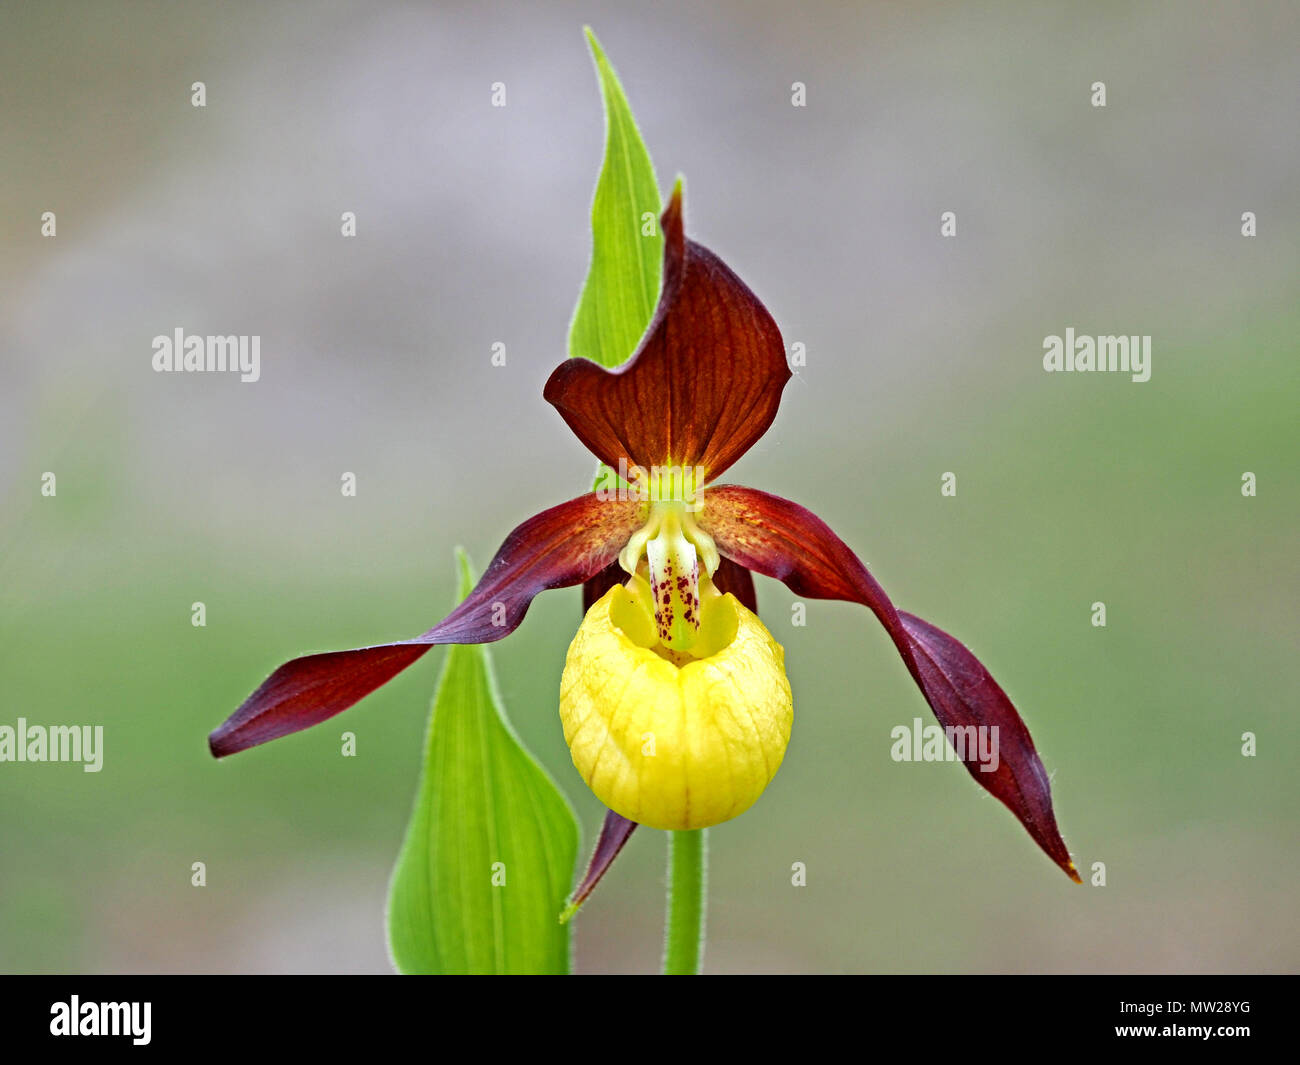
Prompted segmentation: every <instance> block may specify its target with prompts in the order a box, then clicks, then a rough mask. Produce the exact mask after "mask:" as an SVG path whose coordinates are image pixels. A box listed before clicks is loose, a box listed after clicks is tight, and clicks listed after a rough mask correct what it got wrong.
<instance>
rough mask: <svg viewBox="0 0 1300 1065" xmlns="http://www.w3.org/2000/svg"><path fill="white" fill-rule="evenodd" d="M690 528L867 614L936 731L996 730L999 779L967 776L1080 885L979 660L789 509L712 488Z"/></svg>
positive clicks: (1010, 714) (797, 589)
mask: <svg viewBox="0 0 1300 1065" xmlns="http://www.w3.org/2000/svg"><path fill="white" fill-rule="evenodd" d="M697 520H698V521H699V523H700V525H701V527H702V528H704V529H706V530H707V531H708V532H709V533H710V535H712V536H713V538H714V540H715V541H716V543H717V545H718V550H719V551H720V552H722V554H723V555H725V556H726V557H728V558H730V559H733V560H734V561H736V562H738V563H739V564H740V565H742V566H744V567H746V568H748V569H751V570H754V571H755V572H758V573H762V574H764V575H765V576H768V577H775V578H776V579H777V580H780V581H784V582H785V583H786V584H787V585H788V586H789V587H790V588H791V590H793V591H794V593H795V594H796V595H802V596H807V597H809V598H811V599H842V600H845V601H847V602H851V603H861V604H862V605H863V606H865V607H868V608H869V609H870V610H871V611H872V612H873V613H874V614H875V615H876V617H877V618H879V619H880V622H881V624H883V625H884V626H885V630H886V631H887V632H888V633H889V635H890V637H892V639H893V641H894V643H895V645H896V646H897V647H898V651H899V654H900V655H902V658H903V661H904V662H905V663H906V665H907V668H908V670H909V671H910V672H911V674H912V676H913V678H914V679H915V680H916V683H917V685H918V686H919V687H920V689H921V691H922V693H923V694H924V695H925V697H926V700H927V701H928V702H929V704H930V707H931V709H932V710H933V711H934V714H935V717H937V718H938V719H939V724H940V725H942V726H944V728H945V729H946V728H950V727H952V728H964V727H966V726H971V725H974V726H977V727H978V726H981V725H983V726H988V727H990V728H996V729H997V730H998V731H997V733H996V735H997V737H998V744H999V750H998V766H997V769H996V770H995V771H993V772H987V773H986V772H983V771H982V768H981V764H980V762H979V760H978V758H977V757H967V758H966V759H965V765H966V768H967V770H968V771H969V772H970V774H971V776H973V777H974V778H975V780H976V782H977V783H978V784H979V785H980V786H981V787H983V788H986V789H987V790H988V791H989V792H991V793H992V794H993V795H995V796H996V797H997V798H998V799H1000V800H1001V801H1002V802H1003V803H1005V804H1006V806H1007V807H1008V808H1009V809H1010V810H1011V812H1012V813H1014V814H1015V815H1016V817H1017V818H1019V819H1020V823H1021V824H1023V825H1024V826H1025V828H1026V829H1027V830H1028V831H1029V834H1030V835H1031V836H1032V837H1033V838H1034V840H1035V842H1037V843H1038V845H1039V846H1040V847H1042V849H1043V850H1044V851H1045V852H1046V853H1047V855H1048V857H1050V858H1051V859H1052V861H1054V862H1055V863H1056V864H1057V865H1059V866H1060V867H1061V869H1063V870H1064V871H1065V873H1066V875H1068V876H1069V877H1070V879H1072V880H1074V881H1076V882H1077V881H1078V880H1079V874H1078V872H1077V870H1076V869H1075V867H1074V863H1073V862H1072V861H1071V860H1070V852H1069V850H1068V848H1067V847H1066V846H1065V841H1064V840H1063V839H1062V838H1061V833H1060V831H1059V830H1058V829H1057V827H1056V816H1055V814H1054V813H1053V812H1052V793H1051V787H1050V785H1049V784H1048V780H1047V773H1046V772H1045V771H1044V769H1043V763H1042V762H1041V761H1040V760H1039V757H1038V752H1037V751H1035V749H1034V743H1033V740H1032V739H1031V738H1030V736H1029V730H1028V729H1027V728H1026V727H1025V723H1024V722H1023V721H1022V720H1021V719H1020V715H1019V714H1018V713H1016V708H1015V707H1014V706H1013V705H1012V704H1011V700H1010V699H1008V698H1007V695H1006V693H1005V692H1004V691H1003V690H1002V689H1001V688H1000V687H999V686H998V683H997V681H995V680H994V679H993V678H992V676H990V675H989V672H988V670H986V669H985V668H984V666H983V665H981V664H980V661H979V659H977V658H976V657H975V656H974V655H973V654H971V652H970V651H969V650H967V649H966V647H964V646H963V645H962V644H961V643H960V642H959V641H958V640H956V639H954V638H953V637H952V636H949V635H948V634H947V633H946V632H943V631H942V630H941V629H937V628H935V627H934V626H933V625H931V624H929V623H928V622H925V621H922V620H921V619H920V618H918V617H915V616H913V615H911V614H906V613H902V612H900V611H898V610H896V609H895V608H894V604H893V603H891V602H890V601H889V597H888V596H887V595H885V592H884V590H883V589H882V588H881V587H880V585H879V584H877V583H876V580H875V578H874V577H872V576H871V574H870V573H868V572H867V568H866V567H865V566H864V565H863V564H862V563H861V561H859V559H858V557H857V556H856V555H855V554H854V553H853V552H852V551H851V550H850V549H849V547H848V546H847V545H846V544H845V543H844V541H843V540H841V539H840V538H839V537H838V536H836V535H835V533H834V532H832V531H831V529H830V528H829V526H827V525H826V523H825V522H823V521H822V520H821V519H820V518H819V517H817V516H816V515H815V514H813V513H812V512H811V511H809V510H806V509H805V508H803V507H801V506H799V505H798V504H797V503H792V502H790V501H789V500H788V499H782V498H780V497H779V496H774V495H769V494H768V493H766V492H758V491H755V490H754V489H752V488H741V487H740V486H738V485H720V486H718V487H716V488H711V489H709V491H708V492H707V494H706V495H705V497H704V505H703V508H702V510H701V511H700V513H699V514H698V515H697ZM971 753H974V752H973V751H968V754H971Z"/></svg>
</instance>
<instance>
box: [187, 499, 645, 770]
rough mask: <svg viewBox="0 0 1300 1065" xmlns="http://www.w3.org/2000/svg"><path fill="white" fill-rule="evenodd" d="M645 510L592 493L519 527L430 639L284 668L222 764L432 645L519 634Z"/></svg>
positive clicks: (302, 724)
mask: <svg viewBox="0 0 1300 1065" xmlns="http://www.w3.org/2000/svg"><path fill="white" fill-rule="evenodd" d="M644 511H645V504H643V503H636V502H628V501H620V500H601V499H599V498H597V496H596V495H595V494H594V493H592V494H588V495H585V496H579V497H578V498H577V499H571V500H569V501H568V502H567V503H561V504H560V505H559V506H558V507H552V508H551V509H549V510H545V511H543V512H542V513H540V514H537V515H535V516H534V517H532V518H529V519H528V520H527V521H526V522H524V523H523V524H522V525H520V526H519V527H518V528H517V529H515V530H514V531H513V532H512V533H511V534H510V535H509V536H507V537H506V541H505V543H504V544H502V545H501V549H500V550H499V551H498V552H497V553H496V556H495V557H494V558H493V559H492V562H491V563H490V564H489V565H488V568H487V570H486V571H485V572H484V574H483V577H482V578H481V579H480V580H479V582H478V584H477V585H475V587H474V590H473V591H472V592H470V594H469V595H468V596H467V597H466V598H465V599H464V600H463V601H462V602H461V603H460V605H459V606H457V607H456V609H455V610H453V611H452V612H451V613H450V614H448V615H447V616H446V617H445V618H443V620H442V621H440V622H438V624H437V625H435V626H434V627H433V628H431V629H429V631H428V632H425V633H422V634H421V635H419V636H416V637H414V638H413V639H410V640H399V641H397V642H395V643H385V644H377V645H375V646H373V647H360V648H357V649H356V650H351V651H329V652H325V653H323V654H313V655H306V656H304V657H302V658H295V659H294V660H293V661H291V662H286V663H285V664H284V665H282V666H281V667H280V668H279V669H277V670H276V671H275V672H274V673H272V674H271V676H270V677H268V678H267V679H266V681H265V682H264V683H263V684H262V686H261V687H260V688H258V689H257V691H255V692H253V694H252V695H250V696H249V697H248V698H247V699H246V700H244V704H243V705H242V706H241V707H240V708H239V709H238V710H236V711H235V712H234V713H233V714H232V715H231V716H230V717H229V718H228V719H227V720H226V721H225V723H224V724H222V725H221V727H220V728H218V729H217V730H216V731H215V732H213V733H212V734H211V736H209V737H208V745H209V747H210V748H211V750H212V753H213V755H215V756H216V757H218V758H221V757H223V756H225V755H228V754H234V753H235V752H236V751H242V750H244V749H246V748H248V747H255V746H257V745H258V744H259V743H266V742H267V741H268V740H273V739H278V738H279V737H280V736H287V735H289V734H290V733H293V732H299V731H301V730H302V729H305V728H308V727H309V726H311V725H315V724H319V723H320V722H321V721H324V720H326V719H327V718H331V717H333V716H334V715H335V714H337V713H340V712H341V711H343V710H346V709H347V708H348V707H349V706H351V705H352V704H353V703H355V702H357V700H359V699H361V698H362V697H364V696H366V695H368V694H369V693H370V692H372V691H374V690H375V689H376V688H378V687H379V686H380V685H382V684H384V683H385V682H387V681H389V680H391V679H392V678H393V677H394V676H396V675H397V674H398V673H400V672H401V671H402V670H403V669H405V668H406V667H407V666H409V665H411V664H412V663H413V662H415V661H416V660H417V659H418V658H420V657H421V656H422V655H423V654H425V652H427V651H428V650H429V648H430V647H431V646H433V645H434V644H446V643H490V642H492V641H493V640H499V639H501V638H502V637H503V636H506V635H508V634H509V633H511V632H513V631H514V630H515V629H516V628H517V627H518V626H519V623H520V622H521V621H523V619H524V614H525V613H526V612H527V610H528V605H529V604H530V603H531V602H532V601H533V597H534V596H535V595H537V593H538V592H542V591H545V590H546V589H548V588H564V587H568V586H569V585H573V584H580V583H581V582H583V581H585V580H587V579H588V578H589V577H591V576H592V575H593V574H596V573H599V572H600V571H601V570H602V569H604V568H605V567H606V566H607V565H608V564H609V562H610V561H611V560H612V559H614V558H616V557H617V556H618V552H619V550H620V549H621V548H622V546H623V545H624V544H625V543H626V542H627V540H628V538H629V537H630V536H631V535H632V533H633V532H635V531H636V529H637V527H638V526H639V525H640V524H641V522H642V521H643V520H644Z"/></svg>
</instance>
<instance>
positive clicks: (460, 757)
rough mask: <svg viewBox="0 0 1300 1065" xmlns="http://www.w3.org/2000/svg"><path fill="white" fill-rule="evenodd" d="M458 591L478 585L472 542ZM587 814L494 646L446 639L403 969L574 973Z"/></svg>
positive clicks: (416, 835) (394, 930) (392, 898)
mask: <svg viewBox="0 0 1300 1065" xmlns="http://www.w3.org/2000/svg"><path fill="white" fill-rule="evenodd" d="M458 558H459V562H460V598H461V599H463V598H464V597H465V596H466V595H468V594H469V591H470V589H471V588H472V587H473V585H474V580H473V574H472V573H471V569H470V563H469V560H468V558H467V557H466V556H465V553H464V552H463V551H460V552H458ZM577 854H578V822H577V818H575V817H574V814H573V810H572V809H571V808H570V807H569V804H568V802H567V800H566V799H565V798H564V796H563V794H562V793H561V792H560V791H559V789H557V788H556V786H555V784H554V783H553V782H552V781H551V779H550V777H549V776H547V774H546V771H545V770H544V769H542V767H541V766H540V765H538V763H537V762H536V761H535V760H534V759H533V757H532V755H530V754H529V753H528V751H527V750H525V749H524V747H523V745H522V744H521V743H520V742H519V738H518V737H517V736H516V735H515V733H514V730H513V729H512V728H511V727H510V723H509V721H507V719H506V716H505V712H504V711H503V710H502V708H501V701H500V697H499V696H498V694H497V690H496V681H495V679H494V678H493V675H492V668H491V663H490V661H489V659H488V652H487V649H486V648H484V647H482V646H468V647H459V646H453V647H451V648H449V649H448V652H447V660H446V663H445V664H444V665H443V669H442V676H441V678H440V679H439V681H438V689H437V692H436V693H435V695H434V698H433V713H432V716H431V718H430V722H429V732H428V737H427V739H426V742H425V756H424V767H423V770H422V772H421V779H420V790H419V795H418V797H417V799H416V803H415V811H414V814H413V815H412V817H411V823H410V826H409V827H408V828H407V832H406V840H405V842H404V843H403V845H402V852H401V854H400V855H399V856H398V859H397V867H396V869H395V870H394V871H393V880H392V884H391V886H390V888H389V897H388V940H389V945H390V948H391V951H392V956H393V961H394V963H395V964H396V966H397V968H398V969H399V970H400V971H402V972H404V973H565V972H568V969H569V954H570V950H569V926H567V925H562V924H560V921H559V915H560V912H561V911H562V910H563V909H564V904H565V900H566V899H567V897H568V893H569V889H570V885H571V884H572V882H573V875H574V866H575V862H576V859H577Z"/></svg>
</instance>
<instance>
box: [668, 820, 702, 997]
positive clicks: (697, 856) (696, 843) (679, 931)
mask: <svg viewBox="0 0 1300 1065" xmlns="http://www.w3.org/2000/svg"><path fill="white" fill-rule="evenodd" d="M707 836H708V829H704V828H698V829H695V830H693V831H690V832H671V833H669V836H668V926H667V929H666V937H665V943H664V975H665V976H695V975H696V974H697V973H698V972H699V971H700V962H701V961H702V959H703V957H704V906H705V901H704V900H705V888H706V881H707V879H708V876H707V869H708V851H707Z"/></svg>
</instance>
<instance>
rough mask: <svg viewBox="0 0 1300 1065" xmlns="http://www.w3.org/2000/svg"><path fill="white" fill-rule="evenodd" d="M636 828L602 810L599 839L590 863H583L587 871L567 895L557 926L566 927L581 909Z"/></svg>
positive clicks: (622, 818) (612, 812)
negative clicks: (585, 864)
mask: <svg viewBox="0 0 1300 1065" xmlns="http://www.w3.org/2000/svg"><path fill="white" fill-rule="evenodd" d="M636 826H637V823H636V822H635V821H629V820H628V819H627V818H626V817H624V816H622V815H621V814H616V813H615V812H614V811H613V810H606V811H605V820H604V822H603V823H602V824H601V826H600V838H599V839H597V840H596V849H595V850H594V851H592V854H591V861H590V862H589V863H588V864H587V872H586V873H585V874H584V875H583V878H582V881H581V882H580V883H579V884H578V886H577V887H576V888H575V889H574V892H573V894H572V895H570V896H569V902H568V905H566V906H565V907H564V909H563V910H562V911H561V912H560V923H561V924H568V923H569V921H571V920H572V919H573V916H574V914H576V913H577V912H578V911H579V910H580V909H582V904H583V903H584V902H586V901H587V899H588V897H589V896H590V895H591V893H592V892H593V891H595V890H596V885H597V884H599V883H600V881H601V878H602V877H603V876H604V875H605V874H606V873H607V872H608V871H609V867H610V866H611V865H613V864H614V859H615V858H617V857H618V856H619V854H620V853H621V852H622V850H623V847H624V845H626V843H627V841H628V838H629V837H630V836H631V835H632V833H633V832H635V831H636Z"/></svg>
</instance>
